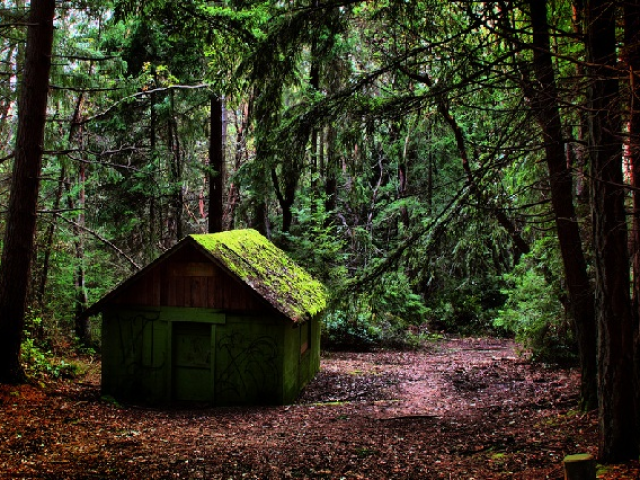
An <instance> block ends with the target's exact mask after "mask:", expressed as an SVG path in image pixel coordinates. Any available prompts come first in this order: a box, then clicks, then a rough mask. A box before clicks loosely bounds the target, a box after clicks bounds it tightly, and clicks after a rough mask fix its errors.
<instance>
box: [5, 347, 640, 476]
mask: <svg viewBox="0 0 640 480" xmlns="http://www.w3.org/2000/svg"><path fill="white" fill-rule="evenodd" d="M96 367H97V365H94V368H92V369H90V370H89V373H88V374H87V375H85V376H84V377H81V378H80V379H75V380H74V381H70V380H64V381H63V380H60V381H55V382H50V383H46V384H39V385H23V386H20V387H8V386H0V478H2V479H56V480H58V479H145V480H146V479H194V480H195V479H220V480H239V479H305V478H309V479H336V480H337V479H432V478H433V479H436V478H444V479H456V480H457V479H468V480H470V479H562V478H563V470H562V459H563V458H564V456H565V455H567V454H572V453H583V452H588V453H593V454H595V453H596V447H595V446H596V418H595V415H594V414H593V413H589V414H581V413H579V412H577V410H576V407H577V395H576V392H577V389H578V374H577V372H576V371H575V370H566V369H559V368H557V367H551V366H544V365H534V364H531V363H529V362H527V361H526V359H524V358H522V357H520V356H518V355H517V354H516V349H515V345H514V344H513V343H512V342H510V341H507V340H493V339H456V340H445V341H442V342H439V343H437V344H434V345H433V346H431V347H429V348H427V349H425V350H420V351H412V352H398V351H376V352H369V353H343V352H340V353H336V352H328V353H326V354H325V355H324V356H323V359H322V369H321V372H320V373H319V374H318V376H317V377H316V379H315V380H314V381H313V382H312V383H311V384H310V385H309V386H308V387H307V388H306V390H305V391H304V392H303V395H302V397H301V398H300V400H299V401H298V402H297V403H296V404H294V405H289V406H278V407H259V408H199V409H179V408H173V409H149V408H141V407H135V406H125V405H119V404H117V403H115V402H113V401H108V400H107V399H102V398H101V397H100V391H99V375H98V368H96ZM598 478H603V479H638V478H640V468H639V466H638V464H637V463H636V462H633V463H630V464H624V465H618V466H608V467H606V468H605V467H601V466H599V470H598Z"/></svg>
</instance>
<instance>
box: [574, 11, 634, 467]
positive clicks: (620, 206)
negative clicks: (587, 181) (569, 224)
mask: <svg viewBox="0 0 640 480" xmlns="http://www.w3.org/2000/svg"><path fill="white" fill-rule="evenodd" d="M585 13H586V19H585V20H586V30H585V31H586V33H587V61H588V63H589V65H590V66H589V82H590V83H589V93H588V100H589V112H590V114H589V147H590V148H589V155H590V161H591V169H590V173H591V198H592V203H591V208H592V217H593V229H594V233H593V235H594V244H595V248H594V250H595V273H596V315H597V326H598V387H599V392H598V393H599V395H598V414H599V415H598V418H599V424H600V438H599V445H598V448H599V459H600V461H602V462H607V463H608V462H618V461H624V460H629V459H634V458H637V456H638V446H637V444H636V432H635V411H634V391H633V385H634V382H633V332H634V325H633V315H632V312H631V298H630V294H629V288H630V284H629V268H630V264H629V255H628V250H627V226H626V215H625V209H624V201H625V189H624V187H623V177H622V140H621V136H620V132H621V121H620V106H619V105H618V102H619V94H620V92H619V88H618V80H617V78H616V75H617V73H616V71H615V66H616V63H617V51H616V9H615V4H614V3H612V2H610V1H608V0H591V1H588V2H587V4H586V8H585Z"/></svg>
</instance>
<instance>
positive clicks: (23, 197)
mask: <svg viewBox="0 0 640 480" xmlns="http://www.w3.org/2000/svg"><path fill="white" fill-rule="evenodd" d="M54 12H55V1H54V0H32V2H31V6H30V15H29V27H28V31H27V47H26V55H25V66H24V72H23V80H22V86H21V88H20V99H19V103H18V115H19V118H18V132H17V138H16V149H15V158H14V165H13V173H12V178H11V193H10V196H9V209H8V213H7V217H6V231H5V235H4V248H3V250H2V261H1V262H0V382H2V383H16V382H20V381H22V380H23V379H24V372H23V370H22V365H21V363H20V344H21V342H22V332H23V328H24V316H25V306H26V305H25V304H26V296H27V287H28V282H29V272H30V267H31V260H32V255H33V247H34V233H35V227H36V210H37V204H38V192H39V188H40V171H41V169H42V156H43V150H44V130H45V124H46V121H47V117H46V115H47V97H48V90H49V73H50V70H51V53H52V48H53V17H54Z"/></svg>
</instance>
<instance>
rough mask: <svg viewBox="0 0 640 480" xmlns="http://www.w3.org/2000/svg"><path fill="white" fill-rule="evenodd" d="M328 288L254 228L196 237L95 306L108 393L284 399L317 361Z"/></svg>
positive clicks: (131, 397)
mask: <svg viewBox="0 0 640 480" xmlns="http://www.w3.org/2000/svg"><path fill="white" fill-rule="evenodd" d="M325 305H326V293H325V289H324V287H323V286H322V284H320V283H319V282H317V281H315V280H314V279H313V278H312V277H311V276H310V275H309V274H308V273H307V272H305V271H304V270H303V269H302V268H301V267H299V266H298V265H296V264H295V263H294V262H293V261H292V260H291V259H290V258H289V257H288V256H287V255H286V254H285V253H284V252H283V251H282V250H280V249H279V248H277V247H276V246H275V245H273V244H272V243H271V242H270V241H269V240H267V239H266V238H264V237H263V236H262V235H260V234H259V233H258V232H256V231H255V230H236V231H230V232H222V233H216V234H208V235H190V236H188V237H186V238H185V239H183V240H182V241H180V242H179V243H178V244H177V245H176V246H175V247H174V248H172V249H171V250H169V251H167V252H166V253H165V254H163V255H162V256H161V257H159V258H158V259H157V260H155V261H154V262H153V263H151V264H150V265H149V266H147V267H146V268H144V269H142V270H141V271H140V272H138V273H137V274H135V275H133V276H132V277H131V278H129V279H127V280H126V281H124V282H123V283H122V284H120V285H119V286H118V287H116V288H115V289H114V290H113V291H111V292H110V293H108V294H107V295H106V296H104V297H103V298H102V299H101V300H100V301H98V302H97V303H96V304H94V305H93V306H92V307H91V308H90V309H89V310H88V311H87V314H88V315H93V314H97V313H102V392H103V394H104V395H110V396H113V397H114V398H115V399H118V400H124V401H133V402H142V403H148V404H166V403H172V402H204V403H208V404H212V405H249V404H251V405H254V404H285V403H290V402H292V401H293V400H295V398H296V397H297V396H298V394H299V393H300V391H301V390H302V388H303V387H304V386H305V385H306V384H307V382H309V381H310V380H311V379H312V378H313V376H314V375H315V374H316V373H317V371H318V370H319V368H320V321H319V315H320V313H321V312H322V310H323V309H324V308H325Z"/></svg>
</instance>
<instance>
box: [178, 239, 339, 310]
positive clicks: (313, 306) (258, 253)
mask: <svg viewBox="0 0 640 480" xmlns="http://www.w3.org/2000/svg"><path fill="white" fill-rule="evenodd" d="M186 240H187V241H193V242H194V243H195V244H196V245H197V246H198V247H199V248H201V249H203V250H204V251H205V253H207V254H208V255H211V256H213V257H214V258H215V259H216V260H217V261H219V262H220V263H221V264H222V265H223V266H224V267H225V268H226V269H227V270H229V272H230V273H232V274H233V275H235V276H236V277H238V278H239V279H240V280H241V281H242V282H243V283H245V284H246V285H248V286H249V287H250V288H251V289H253V290H254V291H255V292H256V293H258V294H259V295H260V296H261V297H262V298H264V299H265V300H266V301H267V302H269V303H270V304H271V305H272V306H273V307H274V308H275V309H276V310H278V311H279V312H280V313H282V314H283V315H285V316H286V317H288V318H289V319H291V320H292V321H294V322H301V321H304V320H307V319H309V318H311V317H313V316H315V315H317V314H318V313H320V312H321V311H323V310H324V309H325V307H326V305H327V293H326V289H325V287H324V286H323V285H322V284H321V283H320V282H318V281H317V280H314V279H313V277H311V275H309V273H307V272H306V271H305V270H304V269H303V268H302V267H300V266H299V265H297V264H296V263H295V262H294V261H293V260H292V259H291V258H290V257H289V256H288V255H287V254H286V253H285V252H284V251H282V250H281V249H279V248H278V247H276V246H275V245H274V244H273V243H271V242H270V241H269V240H268V239H266V238H265V237H263V236H262V235H261V234H260V233H258V232H257V231H256V230H251V229H246V230H232V231H228V232H220V233H210V234H200V235H189V237H187V239H186Z"/></svg>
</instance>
